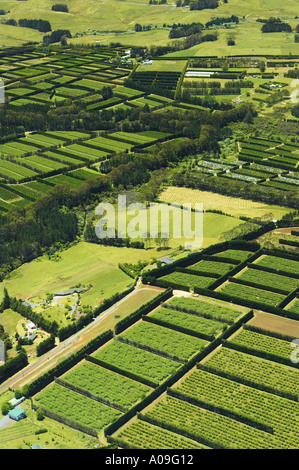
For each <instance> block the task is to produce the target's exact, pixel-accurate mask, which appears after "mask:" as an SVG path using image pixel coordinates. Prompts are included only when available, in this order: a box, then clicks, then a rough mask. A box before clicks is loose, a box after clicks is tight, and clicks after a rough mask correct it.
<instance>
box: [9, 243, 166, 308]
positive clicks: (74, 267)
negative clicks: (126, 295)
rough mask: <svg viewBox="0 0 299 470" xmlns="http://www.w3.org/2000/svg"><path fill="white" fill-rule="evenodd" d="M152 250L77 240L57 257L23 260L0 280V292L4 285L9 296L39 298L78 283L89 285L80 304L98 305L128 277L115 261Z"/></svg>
mask: <svg viewBox="0 0 299 470" xmlns="http://www.w3.org/2000/svg"><path fill="white" fill-rule="evenodd" d="M157 254H158V252H157V251H156V250H138V249H135V248H126V247H123V248H117V247H105V246H103V245H96V244H93V243H86V242H80V243H78V244H77V245H75V246H73V247H71V248H69V249H67V250H65V251H63V252H61V253H60V256H61V259H60V260H59V261H51V260H49V259H48V258H47V256H42V257H39V258H37V259H36V260H34V261H32V262H30V263H25V264H23V265H22V266H20V267H19V268H18V269H16V270H14V271H12V272H11V273H10V274H9V275H8V276H7V278H6V279H5V280H4V281H3V282H2V283H1V284H0V292H1V295H2V293H3V288H4V287H7V289H8V292H9V294H10V295H12V296H16V297H17V298H22V299H24V300H25V299H31V300H36V301H37V302H38V301H42V300H43V299H44V298H45V297H46V294H47V292H49V293H54V292H55V291H62V290H67V289H70V288H71V287H73V286H76V285H78V284H80V283H81V284H85V285H89V284H91V285H92V287H91V288H90V289H89V290H88V291H87V292H85V293H83V294H81V299H82V305H91V306H93V307H95V306H96V305H99V304H100V303H101V301H102V300H103V299H105V298H108V297H110V296H111V295H113V294H115V293H116V292H122V291H124V290H125V289H126V288H127V287H128V286H129V285H131V284H132V279H131V278H130V277H129V276H127V275H126V274H125V273H124V272H123V271H122V270H121V269H119V268H118V263H124V262H128V260H130V262H131V263H137V262H138V260H139V259H141V260H149V259H151V258H152V257H155V256H157Z"/></svg>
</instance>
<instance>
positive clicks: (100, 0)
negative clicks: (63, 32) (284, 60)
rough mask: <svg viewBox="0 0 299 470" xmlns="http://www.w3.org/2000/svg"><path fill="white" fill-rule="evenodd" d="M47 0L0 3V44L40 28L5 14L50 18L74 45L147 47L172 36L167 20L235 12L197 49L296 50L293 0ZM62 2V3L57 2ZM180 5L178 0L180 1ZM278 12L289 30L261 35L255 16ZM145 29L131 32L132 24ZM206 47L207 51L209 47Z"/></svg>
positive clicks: (298, 9)
mask: <svg viewBox="0 0 299 470" xmlns="http://www.w3.org/2000/svg"><path fill="white" fill-rule="evenodd" d="M54 3H55V2H54V1H53V0H26V1H22V2H20V1H14V2H1V9H3V10H4V12H5V14H4V15H1V16H0V21H1V23H2V25H1V32H0V41H1V45H2V46H11V45H20V44H22V43H25V42H28V41H36V42H40V41H42V39H43V36H44V33H42V32H39V31H37V30H35V29H30V28H23V27H19V26H11V25H8V24H6V22H7V20H8V19H13V20H15V21H16V22H18V21H19V20H20V19H24V18H27V19H42V20H47V21H49V22H50V24H51V27H52V30H57V29H68V30H69V31H70V32H71V34H72V37H73V38H72V39H71V41H70V42H74V43H76V44H82V43H90V44H92V43H96V41H101V43H102V44H109V43H110V42H115V41H117V42H120V43H121V44H124V45H129V46H130V45H135V46H150V45H167V44H168V43H170V42H173V41H175V40H174V39H172V40H170V39H169V30H170V27H171V25H172V24H174V23H180V24H191V23H193V22H200V23H202V24H204V25H205V24H206V23H207V22H208V21H210V20H211V18H215V17H230V16H231V15H238V17H239V20H240V22H239V24H238V25H235V26H236V27H235V26H234V27H233V25H231V27H230V28H227V26H225V27H224V25H222V26H221V25H220V26H217V27H216V29H217V31H218V33H219V39H218V41H217V42H216V43H215V44H212V45H211V44H203V45H201V47H200V53H203V54H204V55H207V54H211V53H213V55H218V54H238V53H240V52H242V53H247V54H249V53H252V52H253V53H259V52H260V53H269V54H289V53H293V54H296V53H298V52H299V43H294V35H295V32H294V31H295V28H296V26H297V24H298V21H297V20H296V16H299V5H298V2H297V1H295V0H286V1H285V2H280V1H279V0H252V1H251V2H247V1H245V0H229V1H228V2H227V3H224V2H223V0H220V1H219V7H218V8H214V9H204V10H192V11H191V9H190V8H189V7H188V6H180V7H177V2H176V1H175V2H171V1H168V2H167V3H166V4H158V2H157V4H149V0H135V1H130V0H109V1H107V0H87V1H85V2H84V8H83V7H82V1H80V0H68V1H67V2H66V4H67V7H68V12H67V13H64V12H60V11H52V10H51V8H52V5H53V4H54ZM62 3H63V2H62ZM181 3H182V5H184V3H183V2H181ZM270 17H279V18H281V19H282V20H283V21H286V22H288V23H289V24H290V26H291V27H292V29H293V32H281V33H268V34H262V33H261V27H262V23H260V22H256V20H257V19H267V18H270ZM136 23H137V24H141V26H142V27H145V28H151V29H150V30H142V31H140V32H137V33H136V32H135V24H136ZM228 34H233V35H234V37H235V38H236V41H235V42H236V45H235V46H234V47H232V46H227V44H226V43H227V36H228ZM211 51H212V52H211Z"/></svg>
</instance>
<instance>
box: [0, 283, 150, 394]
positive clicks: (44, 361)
mask: <svg viewBox="0 0 299 470" xmlns="http://www.w3.org/2000/svg"><path fill="white" fill-rule="evenodd" d="M140 286H141V283H140V280H138V281H137V283H136V285H135V288H134V290H133V291H132V292H130V293H129V294H128V295H126V296H125V297H123V298H122V299H121V300H119V301H118V302H116V303H115V304H114V305H112V307H109V308H108V309H107V310H105V311H104V312H103V313H101V314H100V316H99V317H98V318H95V320H94V321H93V322H91V323H89V324H88V325H87V326H85V327H84V328H83V329H82V330H80V331H78V332H77V333H75V334H74V335H72V336H70V337H69V338H67V339H66V340H64V341H62V342H61V343H60V344H59V345H58V346H56V347H55V348H54V349H52V350H51V351H49V352H48V353H46V354H44V355H43V356H42V357H41V358H40V359H38V360H37V361H35V362H34V363H32V364H29V365H28V366H26V367H25V368H24V369H22V370H21V371H20V372H17V373H16V374H15V375H14V376H13V377H11V378H9V379H8V380H6V382H3V383H2V384H1V385H0V393H2V392H3V391H4V390H6V389H7V388H8V387H11V388H14V386H15V385H16V384H17V383H18V381H19V380H20V379H22V380H23V379H25V378H26V376H28V379H29V378H30V375H31V374H32V373H33V372H35V371H36V372H37V371H38V370H40V372H39V374H38V375H40V374H42V373H43V372H44V371H45V370H46V369H47V368H48V367H47V365H48V364H49V367H50V362H52V363H53V361H54V360H55V359H56V360H58V359H59V356H60V355H61V353H62V352H63V353H64V354H65V353H66V350H67V349H68V348H69V349H70V352H69V355H71V354H72V350H71V346H72V344H73V343H75V342H77V341H78V340H79V337H80V336H82V334H84V333H85V332H86V331H88V330H89V329H91V328H94V327H95V325H99V324H100V323H102V322H103V321H104V320H105V318H106V317H107V316H109V315H110V314H111V313H112V312H113V311H114V310H115V309H116V308H117V307H118V306H119V305H121V304H122V303H123V302H124V301H126V300H128V299H129V298H130V297H132V296H134V295H135V293H136V292H137V291H138V290H139V289H140ZM50 360H51V361H50ZM43 366H46V367H43ZM33 378H34V377H32V378H31V379H30V380H32V379H33Z"/></svg>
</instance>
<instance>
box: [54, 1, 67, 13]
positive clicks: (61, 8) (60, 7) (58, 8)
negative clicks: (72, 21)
mask: <svg viewBox="0 0 299 470" xmlns="http://www.w3.org/2000/svg"><path fill="white" fill-rule="evenodd" d="M51 10H52V11H63V12H64V13H68V11H69V9H68V6H67V5H64V4H62V3H56V4H55V5H52V8H51Z"/></svg>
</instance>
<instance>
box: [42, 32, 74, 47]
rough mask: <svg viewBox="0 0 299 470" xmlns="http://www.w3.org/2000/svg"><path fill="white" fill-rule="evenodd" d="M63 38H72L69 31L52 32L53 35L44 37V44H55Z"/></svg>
mask: <svg viewBox="0 0 299 470" xmlns="http://www.w3.org/2000/svg"><path fill="white" fill-rule="evenodd" d="M63 37H66V38H71V37H72V35H71V33H70V31H69V30H68V29H57V30H55V31H52V33H51V34H46V36H44V37H43V42H44V43H45V44H54V43H55V42H59V41H61V39H62V38H63Z"/></svg>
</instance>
